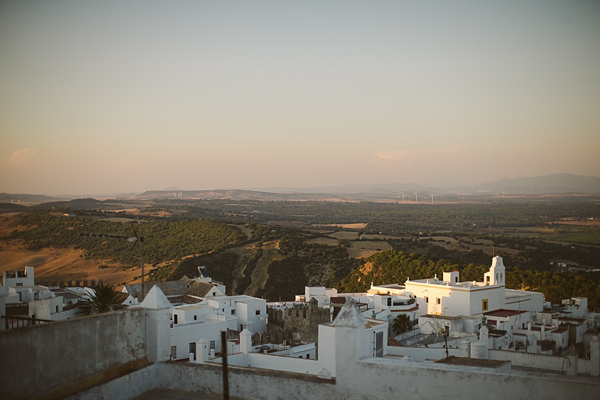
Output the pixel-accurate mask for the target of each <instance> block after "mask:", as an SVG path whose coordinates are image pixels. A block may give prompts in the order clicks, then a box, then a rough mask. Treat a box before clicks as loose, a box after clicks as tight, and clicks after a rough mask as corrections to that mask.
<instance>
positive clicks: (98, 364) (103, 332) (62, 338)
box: [0, 310, 168, 399]
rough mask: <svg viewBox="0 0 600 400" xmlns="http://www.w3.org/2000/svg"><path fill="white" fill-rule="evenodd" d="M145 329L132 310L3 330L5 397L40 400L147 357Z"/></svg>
mask: <svg viewBox="0 0 600 400" xmlns="http://www.w3.org/2000/svg"><path fill="white" fill-rule="evenodd" d="M167 323H168V322H167ZM145 330H146V324H145V318H144V310H134V311H121V312H112V313H109V314H103V315H98V316H91V317H83V318H78V319H71V320H67V321H61V322H55V323H52V324H44V325H37V326H34V327H27V328H22V329H18V330H3V331H0V354H1V360H2V361H1V362H2V373H0V393H1V394H2V396H1V397H2V398H3V399H16V398H31V397H39V396H40V395H42V394H46V393H48V392H51V391H53V390H56V389H58V388H61V387H64V386H66V385H68V384H71V383H73V382H75V381H77V380H80V379H83V378H85V377H87V376H89V375H93V374H96V373H99V372H103V371H105V370H108V369H110V368H113V367H116V366H118V365H121V364H125V363H128V362H131V361H133V360H136V359H139V358H142V357H145V356H146V347H145V337H146V333H145Z"/></svg>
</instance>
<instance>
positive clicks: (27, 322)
mask: <svg viewBox="0 0 600 400" xmlns="http://www.w3.org/2000/svg"><path fill="white" fill-rule="evenodd" d="M0 318H1V319H0V323H2V325H4V328H5V329H18V328H24V327H26V326H32V325H41V324H47V323H49V322H54V321H51V320H48V319H38V318H26V317H9V316H2V317H0Z"/></svg>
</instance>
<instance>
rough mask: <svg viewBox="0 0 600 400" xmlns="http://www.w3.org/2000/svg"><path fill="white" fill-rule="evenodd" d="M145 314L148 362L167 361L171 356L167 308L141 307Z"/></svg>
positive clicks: (169, 312) (169, 320)
mask: <svg viewBox="0 0 600 400" xmlns="http://www.w3.org/2000/svg"><path fill="white" fill-rule="evenodd" d="M143 311H144V312H145V316H146V353H147V355H148V360H150V362H153V363H155V362H161V361H167V360H168V359H169V358H170V357H171V347H170V346H171V337H170V325H171V324H170V322H171V311H170V309H169V308H161V309H148V308H145V309H143Z"/></svg>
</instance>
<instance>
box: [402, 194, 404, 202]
mask: <svg viewBox="0 0 600 400" xmlns="http://www.w3.org/2000/svg"><path fill="white" fill-rule="evenodd" d="M402 202H403V203H404V192H402Z"/></svg>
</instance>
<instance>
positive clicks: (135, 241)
mask: <svg viewBox="0 0 600 400" xmlns="http://www.w3.org/2000/svg"><path fill="white" fill-rule="evenodd" d="M138 223H139V221H138ZM133 234H134V235H135V236H127V235H121V234H118V233H95V232H87V233H82V234H81V236H90V237H105V238H111V239H124V240H127V241H128V242H131V243H133V246H132V247H131V248H132V249H133V248H134V247H135V246H136V245H137V244H138V243H141V246H142V297H141V299H142V301H143V300H144V297H145V296H144V295H145V292H144V236H143V235H140V234H139V233H138V230H137V229H135V227H134V228H133Z"/></svg>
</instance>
